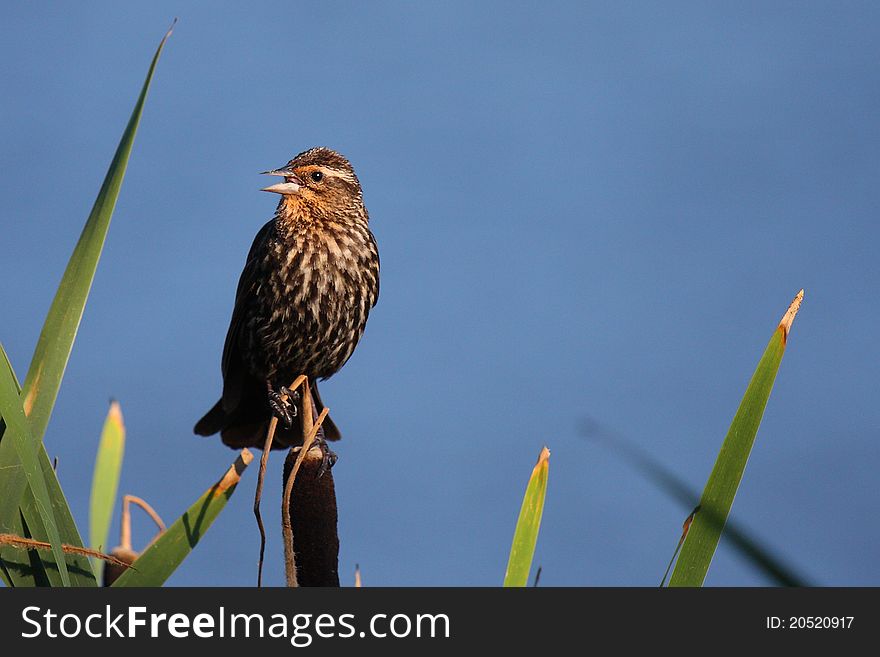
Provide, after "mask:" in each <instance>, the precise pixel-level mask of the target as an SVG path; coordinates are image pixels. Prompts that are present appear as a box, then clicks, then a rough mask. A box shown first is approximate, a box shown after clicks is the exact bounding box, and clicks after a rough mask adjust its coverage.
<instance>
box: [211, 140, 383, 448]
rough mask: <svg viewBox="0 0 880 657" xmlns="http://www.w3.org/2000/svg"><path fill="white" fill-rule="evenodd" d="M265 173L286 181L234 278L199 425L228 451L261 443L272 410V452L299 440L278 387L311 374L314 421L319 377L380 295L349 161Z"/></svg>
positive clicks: (333, 432)
mask: <svg viewBox="0 0 880 657" xmlns="http://www.w3.org/2000/svg"><path fill="white" fill-rule="evenodd" d="M265 173H266V174H268V175H270V176H282V177H283V178H284V182H280V183H277V184H275V185H271V186H270V187H266V188H265V189H263V190H262V191H266V192H274V193H276V194H281V200H280V202H279V203H278V209H277V210H276V211H275V217H274V218H273V219H272V220H270V221H269V222H268V223H267V224H266V225H265V226H263V228H262V229H260V232H259V233H257V236H256V238H255V239H254V243H253V245H252V246H251V250H250V253H248V257H247V262H246V263H245V266H244V271H243V272H242V274H241V279H240V280H239V282H238V291H237V292H236V295H235V306H234V308H233V311H232V321H231V322H230V324H229V331H228V333H227V335H226V343H225V345H224V347H223V360H222V371H223V396H222V397H221V398H220V401H218V402H217V403H216V404H215V405H214V407H213V408H212V409H211V410H210V411H208V412H207V414H205V416H204V417H203V418H202V419H201V420H199V421H198V423H197V424H196V426H195V432H196V433H197V434H200V435H203V436H210V435H212V434H215V433H217V432H218V431H219V432H220V436H221V438H222V439H223V442H224V443H225V444H226V445H229V446H230V447H234V448H241V447H262V446H263V441H264V440H265V437H266V430H267V426H268V423H269V421H270V420H271V418H272V415H273V414H274V415H277V416H278V417H279V419H280V420H281V421H280V422H279V425H278V430H277V432H276V434H275V441H274V443H273V448H274V447H278V448H282V447H289V446H293V445H298V444H300V443H301V442H302V427H301V423H300V422H299V421H294V420H293V416H295V415H296V412H297V407H296V402H295V396H292V399H293V401H292V402H291V401H289V402H288V403H287V404H284V403H282V401H281V394H282V393H288V392H289V391H288V390H287V389H286V388H285V387H284V386H286V385H289V384H290V383H291V382H292V381H293V380H294V379H295V378H296V377H297V376H299V375H300V374H304V375H306V376H307V377H309V382H310V384H311V391H312V397H313V401H314V404H313V408H314V413H315V415H317V413H318V412H320V411H321V410H322V409H323V407H324V405H323V402H322V401H321V396H320V394H319V393H318V386H317V381H318V380H319V379H327V378H328V377H330V376H332V375H333V374H335V373H336V372H337V371H339V369H340V368H341V367H342V366H343V365H344V364H345V362H346V361H347V360H348V359H349V357H350V356H351V354H352V352H353V351H354V348H355V346H356V345H357V343H358V341H359V340H360V338H361V336H362V335H363V333H364V327H365V326H366V323H367V317H368V316H369V314H370V310H371V309H372V308H373V306H374V305H375V303H376V299H377V298H378V296H379V252H378V250H377V248H376V240H375V239H374V238H373V234H372V233H371V232H370V228H369V216H368V214H367V209H366V208H365V207H364V203H363V198H362V194H361V185H360V182H359V181H358V178H357V176H356V175H355V172H354V169H353V168H352V166H351V164H350V163H349V161H348V160H347V159H345V157H343V156H342V155H340V154H339V153H337V152H335V151H332V150H330V149H329V148H321V147H319V148H312V149H310V150H307V151H305V152H303V153H300V154H299V155H297V156H296V157H295V158H293V159H292V160H291V161H290V162H288V163H287V165H286V166H284V167H282V168H280V169H275V170H273V171H266V172H265ZM322 429H323V436H321V435H320V434H319V437H322V438H326V439H327V440H338V439H339V438H340V433H339V429H338V428H337V427H336V425H335V424H334V423H333V421H332V420H331V419H330V417H329V416H328V417H327V418H326V419H325V420H324V423H323V425H322ZM328 451H329V450H328Z"/></svg>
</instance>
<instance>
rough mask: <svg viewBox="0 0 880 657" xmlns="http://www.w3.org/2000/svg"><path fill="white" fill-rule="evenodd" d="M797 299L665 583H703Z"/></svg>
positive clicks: (748, 396) (721, 454) (741, 409)
mask: <svg viewBox="0 0 880 657" xmlns="http://www.w3.org/2000/svg"><path fill="white" fill-rule="evenodd" d="M803 298H804V291H803V290H801V291H800V292H798V294H797V296H796V297H795V298H794V301H792V302H791V305H790V306H789V308H788V310H787V311H786V313H785V315H784V316H783V317H782V320H781V321H780V322H779V326H778V327H777V328H776V330H775V331H774V332H773V336H772V337H771V338H770V343H769V344H768V345H767V349H766V350H765V351H764V355H763V356H762V357H761V360H760V361H759V362H758V367H757V368H756V369H755V373H754V374H753V375H752V380H751V381H750V382H749V386H748V388H746V393H745V396H744V397H743V400H742V402H741V403H740V405H739V409H738V410H737V411H736V415H735V416H734V418H733V423H732V424H731V425H730V430H729V431H728V432H727V437H726V438H725V439H724V443H723V444H722V445H721V451H720V452H719V453H718V459H717V460H716V461H715V467H714V468H712V474H710V475H709V481H708V482H706V487H705V488H704V489H703V496H702V498H700V510H699V511H698V512H697V514H696V517H695V518H694V521H693V523H692V524H691V527H690V530H689V531H688V533H687V538H685V540H684V544H683V545H682V548H681V554H680V555H679V557H678V561H677V562H676V564H675V570H674V571H673V572H672V578H671V579H670V580H669V585H670V586H702V585H703V581H704V580H705V579H706V573H707V572H708V570H709V565H710V564H711V563H712V557H713V556H714V555H715V550H716V548H717V547H718V541H719V539H720V538H721V532H722V531H723V530H724V524H725V523H726V522H727V516H728V514H729V513H730V507H731V506H732V505H733V498H734V497H735V496H736V491H737V489H738V488H739V484H740V481H741V480H742V475H743V472H744V471H745V468H746V463H747V462H748V460H749V455H750V454H751V451H752V445H753V444H754V442H755V436H756V435H757V433H758V427H759V426H760V424H761V418H762V417H763V416H764V408H765V407H766V406H767V400H768V399H769V398H770V391H771V390H772V389H773V382H774V380H775V379H776V373H777V372H778V371H779V365H780V363H781V362H782V355H783V354H784V353H785V345H786V342H787V341H788V334H789V331H790V330H791V324H792V322H793V321H794V317H795V315H796V314H797V311H798V309H799V308H800V305H801V301H802V300H803Z"/></svg>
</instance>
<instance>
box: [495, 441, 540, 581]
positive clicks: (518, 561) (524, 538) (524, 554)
mask: <svg viewBox="0 0 880 657" xmlns="http://www.w3.org/2000/svg"><path fill="white" fill-rule="evenodd" d="M549 476H550V450H549V449H547V448H546V447H544V448H543V449H542V450H541V454H540V455H539V456H538V462H537V463H536V464H535V467H534V469H533V470H532V475H531V477H529V483H528V485H527V486H526V492H525V495H524V496H523V502H522V507H521V508H520V512H519V519H518V520H517V523H516V529H515V530H514V533H513V543H512V544H511V546H510V557H509V558H508V561H507V571H506V572H505V574H504V586H526V584H528V580H529V572H530V571H531V569H532V559H533V558H534V556H535V546H536V545H537V544H538V532H539V530H540V528H541V516H542V515H543V513H544V499H545V498H546V496H547V480H548V478H549Z"/></svg>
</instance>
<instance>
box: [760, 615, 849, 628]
mask: <svg viewBox="0 0 880 657" xmlns="http://www.w3.org/2000/svg"><path fill="white" fill-rule="evenodd" d="M854 619H855V616H789V617H787V618H781V617H779V616H767V622H766V627H767V629H768V630H786V629H787V630H846V629H849V628H850V627H852V623H853V620H854Z"/></svg>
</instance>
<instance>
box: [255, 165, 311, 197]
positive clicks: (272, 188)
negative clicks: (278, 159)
mask: <svg viewBox="0 0 880 657" xmlns="http://www.w3.org/2000/svg"><path fill="white" fill-rule="evenodd" d="M263 175H264V176H284V182H281V183H276V184H274V185H269V186H268V187H263V189H261V190H260V191H261V192H274V193H275V194H298V193H299V190H300V188H301V187H302V180H300V179H299V178H297V177H296V174H295V173H294V172H293V171H291V170H290V169H288V168H287V167H284V168H283V169H274V170H272V171H263Z"/></svg>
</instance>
